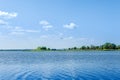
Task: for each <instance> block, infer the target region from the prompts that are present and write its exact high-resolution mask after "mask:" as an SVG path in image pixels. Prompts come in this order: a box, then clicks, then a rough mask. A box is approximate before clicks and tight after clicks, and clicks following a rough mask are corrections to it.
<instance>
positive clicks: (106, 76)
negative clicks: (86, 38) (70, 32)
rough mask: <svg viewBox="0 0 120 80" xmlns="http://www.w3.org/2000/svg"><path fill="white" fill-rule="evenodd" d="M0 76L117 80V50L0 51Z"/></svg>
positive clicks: (11, 78)
mask: <svg viewBox="0 0 120 80" xmlns="http://www.w3.org/2000/svg"><path fill="white" fill-rule="evenodd" d="M0 80H120V51H81V52H80V51H71V52H70V51H68V52H67V51H66V52H64V51H48V52H47V51H43V52H27V51H0Z"/></svg>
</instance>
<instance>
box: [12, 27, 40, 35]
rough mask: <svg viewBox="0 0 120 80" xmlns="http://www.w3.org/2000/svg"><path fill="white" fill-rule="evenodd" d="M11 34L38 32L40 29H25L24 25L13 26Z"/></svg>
mask: <svg viewBox="0 0 120 80" xmlns="http://www.w3.org/2000/svg"><path fill="white" fill-rule="evenodd" d="M10 29H11V34H15V35H16V34H25V33H37V32H39V31H38V30H30V29H23V28H22V27H18V26H16V27H11V28H10Z"/></svg>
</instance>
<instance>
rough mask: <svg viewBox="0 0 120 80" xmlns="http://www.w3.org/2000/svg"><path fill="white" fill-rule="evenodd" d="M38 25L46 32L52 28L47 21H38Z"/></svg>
mask: <svg viewBox="0 0 120 80" xmlns="http://www.w3.org/2000/svg"><path fill="white" fill-rule="evenodd" d="M39 24H40V25H41V26H42V28H43V29H45V30H48V29H50V28H52V27H53V26H52V25H51V24H50V23H49V22H48V21H45V20H43V21H40V22H39Z"/></svg>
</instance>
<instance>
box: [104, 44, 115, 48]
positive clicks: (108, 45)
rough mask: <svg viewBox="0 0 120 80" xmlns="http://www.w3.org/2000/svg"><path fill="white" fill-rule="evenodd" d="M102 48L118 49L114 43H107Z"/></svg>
mask: <svg viewBox="0 0 120 80" xmlns="http://www.w3.org/2000/svg"><path fill="white" fill-rule="evenodd" d="M102 46H103V49H116V45H115V44H113V43H105V44H103V45H102Z"/></svg>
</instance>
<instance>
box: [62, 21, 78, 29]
mask: <svg viewBox="0 0 120 80" xmlns="http://www.w3.org/2000/svg"><path fill="white" fill-rule="evenodd" d="M63 27H64V28H67V29H74V28H75V27H76V24H75V23H73V22H71V23H69V24H65V25H64V26H63Z"/></svg>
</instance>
